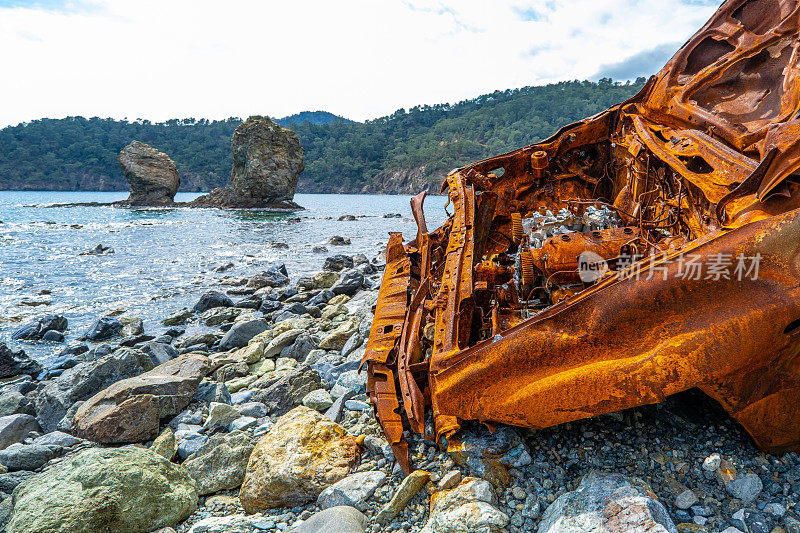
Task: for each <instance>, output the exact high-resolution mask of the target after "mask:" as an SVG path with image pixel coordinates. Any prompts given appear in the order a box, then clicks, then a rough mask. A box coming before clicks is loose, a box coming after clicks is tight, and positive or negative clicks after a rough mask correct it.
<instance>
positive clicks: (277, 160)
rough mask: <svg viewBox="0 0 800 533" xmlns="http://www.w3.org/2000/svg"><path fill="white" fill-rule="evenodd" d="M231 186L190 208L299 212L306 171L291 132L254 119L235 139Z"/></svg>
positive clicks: (300, 149)
mask: <svg viewBox="0 0 800 533" xmlns="http://www.w3.org/2000/svg"><path fill="white" fill-rule="evenodd" d="M231 155H232V157H233V169H232V170H231V183H230V185H228V186H227V187H224V188H219V189H214V190H213V191H211V192H210V193H209V194H207V195H204V196H201V197H200V198H197V199H196V200H194V201H193V202H191V204H190V205H195V206H202V207H228V208H276V209H296V208H298V207H299V206H298V205H297V204H295V203H294V202H292V199H293V198H294V191H295V188H296V187H297V180H298V178H299V176H300V173H301V172H302V171H303V169H304V168H305V164H304V162H303V155H304V150H303V147H302V146H300V140H299V139H298V137H297V134H295V133H294V132H293V131H291V130H287V129H283V128H281V127H280V126H278V125H277V124H275V123H274V122H273V121H272V120H270V119H269V117H262V116H252V117H250V118H248V119H247V120H246V121H244V122H243V123H242V124H240V125H239V126H238V127H237V128H236V131H235V132H234V134H233V138H232V139H231Z"/></svg>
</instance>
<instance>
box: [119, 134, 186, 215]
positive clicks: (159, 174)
mask: <svg viewBox="0 0 800 533" xmlns="http://www.w3.org/2000/svg"><path fill="white" fill-rule="evenodd" d="M119 164H120V166H121V167H122V172H123V173H124V174H125V179H126V180H127V181H128V185H129V186H130V189H131V192H130V196H128V199H127V200H125V202H124V203H125V204H127V205H132V206H136V205H142V206H148V205H150V206H161V205H171V204H172V202H173V200H174V198H175V193H176V192H178V187H179V186H180V182H181V178H180V174H179V173H178V168H177V167H176V166H175V163H173V162H172V159H170V158H169V156H168V155H167V154H165V153H163V152H159V151H158V150H156V149H155V148H153V147H152V146H149V145H147V144H144V143H142V142H139V141H133V142H132V143H130V144H129V145H128V146H126V147H125V148H123V149H122V151H121V152H120V154H119Z"/></svg>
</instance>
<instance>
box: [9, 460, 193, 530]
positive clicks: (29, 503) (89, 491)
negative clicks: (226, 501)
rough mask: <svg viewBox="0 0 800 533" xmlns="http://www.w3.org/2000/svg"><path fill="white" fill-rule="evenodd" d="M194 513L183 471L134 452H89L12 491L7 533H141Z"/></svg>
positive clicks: (189, 481)
mask: <svg viewBox="0 0 800 533" xmlns="http://www.w3.org/2000/svg"><path fill="white" fill-rule="evenodd" d="M196 507H197V488H196V486H195V482H194V480H193V479H192V478H191V477H190V476H189V474H187V473H186V470H184V469H183V468H182V467H180V466H178V465H175V464H172V463H170V462H169V461H167V460H166V459H165V458H163V457H161V456H160V455H158V454H157V453H155V452H153V451H150V450H147V449H144V448H139V447H134V446H125V447H122V448H113V449H111V448H107V449H100V448H89V449H86V450H83V451H82V452H79V453H77V454H75V455H72V456H70V457H67V458H66V459H64V460H63V461H61V462H59V463H57V464H55V465H53V466H51V467H49V468H47V469H45V470H44V471H43V472H42V473H40V474H37V475H35V476H33V477H31V478H29V479H27V480H26V481H24V482H23V483H22V484H20V485H19V487H17V489H16V490H15V492H14V503H13V509H12V515H11V521H10V523H9V525H8V531H9V532H10V533H23V532H25V533H39V532H41V533H45V532H47V533H53V532H64V533H67V532H69V533H89V532H95V531H106V532H109V533H114V532H127V533H139V532H141V533H145V532H148V531H153V530H155V529H159V528H162V527H170V526H173V525H175V524H177V523H178V522H180V521H182V520H185V519H186V517H188V516H189V515H190V514H191V513H193V512H194V510H195V508H196Z"/></svg>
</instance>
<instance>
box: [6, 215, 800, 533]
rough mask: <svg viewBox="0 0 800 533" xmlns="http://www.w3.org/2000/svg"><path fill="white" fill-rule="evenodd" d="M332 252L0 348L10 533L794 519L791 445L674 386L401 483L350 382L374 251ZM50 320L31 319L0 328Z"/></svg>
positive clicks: (472, 442)
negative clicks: (306, 267) (77, 330)
mask: <svg viewBox="0 0 800 533" xmlns="http://www.w3.org/2000/svg"><path fill="white" fill-rule="evenodd" d="M343 222H344V221H343ZM345 240H346V239H345V238H341V239H331V244H330V245H329V246H330V248H335V247H336V245H335V244H333V243H334V242H343V241H345ZM346 248H347V247H346V246H341V247H336V249H335V250H334V252H340V251H342V250H344V251H343V253H333V252H331V253H329V254H328V255H327V257H326V258H325V259H324V260H322V259H321V260H320V264H319V267H318V271H317V272H315V273H313V274H309V275H304V276H301V277H297V276H295V275H294V274H293V270H294V269H293V266H292V264H291V263H289V262H286V263H285V264H282V265H274V266H272V267H270V268H267V269H265V270H264V271H262V272H260V273H257V274H255V275H252V276H248V277H241V278H238V277H236V276H233V275H231V276H228V277H226V278H225V279H224V280H222V281H221V282H220V283H219V284H218V286H216V287H214V288H210V289H209V290H207V291H206V292H204V293H203V294H202V295H200V296H199V297H197V298H196V301H194V303H193V305H191V306H187V307H186V308H183V309H170V308H164V309H163V313H162V314H161V315H160V316H159V317H158V320H159V324H158V326H155V327H151V328H147V329H145V328H144V327H143V321H142V320H141V318H140V317H132V316H127V315H126V314H125V313H123V314H120V315H118V316H97V317H95V321H94V322H93V323H92V325H91V326H90V327H89V328H87V330H86V331H85V332H84V333H83V337H84V340H82V341H79V342H70V343H68V344H67V345H66V346H64V348H63V349H62V350H61V351H60V353H59V354H58V356H57V357H55V358H54V359H52V361H50V363H49V364H47V365H44V366H43V365H41V364H39V363H38V362H37V361H35V360H33V359H31V358H29V357H28V356H27V355H26V354H25V353H24V351H22V350H19V349H10V348H8V347H7V346H6V345H5V344H3V345H0V372H1V373H2V374H1V375H2V386H1V387H0V415H2V416H1V417H0V448H1V449H0V470H2V474H0V492H2V497H3V500H2V503H0V516H1V517H2V523H3V525H4V527H5V528H6V531H9V532H12V533H17V532H40V531H41V532H45V531H48V532H49V531H65V532H66V531H70V532H73V531H87V532H88V531H127V532H150V531H160V532H161V533H167V532H171V531H175V532H181V533H183V532H192V533H211V532H220V533H222V532H243V533H244V532H248V533H249V532H256V531H298V532H328V531H331V532H334V531H335V532H354V533H358V532H363V531H370V532H379V531H408V532H417V531H425V532H427V533H433V532H470V531H485V532H494V531H509V532H516V531H539V532H541V533H545V532H550V533H555V532H578V531H609V532H611V531H614V532H616V531H635V532H659V531H668V532H674V531H679V532H689V531H692V532H694V531H698V532H700V531H709V532H721V531H725V532H726V533H735V532H736V531H742V532H753V533H756V532H758V533H761V532H763V533H780V532H784V531H785V532H788V533H795V532H797V531H800V522H798V520H797V515H796V514H795V505H796V502H797V499H798V495H800V457H798V456H797V454H795V453H788V454H785V455H783V456H769V455H764V454H762V453H760V452H759V451H758V450H757V449H756V448H755V447H754V446H753V445H752V443H751V442H750V440H749V437H748V436H747V435H746V433H745V432H744V431H743V430H742V429H741V428H740V427H739V426H738V425H737V424H736V423H735V422H733V421H732V420H731V419H730V418H729V417H728V416H727V415H726V414H725V413H724V412H723V411H722V410H721V409H720V408H719V407H718V406H716V405H714V404H713V403H712V402H710V401H709V400H707V399H706V398H704V397H702V396H701V395H696V394H693V393H691V392H690V393H686V394H683V395H679V396H677V397H673V398H670V399H669V400H668V401H667V402H665V403H663V404H659V405H655V406H649V407H643V408H637V409H632V410H629V411H624V412H620V413H613V414H610V415H604V416H600V417H596V418H592V419H588V420H585V421H582V422H579V423H570V424H565V425H563V426H559V427H555V428H549V429H546V430H538V431H537V430H522V429H517V428H512V427H508V426H500V427H498V428H497V429H496V430H495V431H494V433H493V434H492V433H490V432H489V431H488V430H487V429H486V427H484V426H481V425H477V424H475V425H465V427H464V428H463V429H462V431H461V432H460V433H458V434H457V435H456V436H455V437H453V438H452V439H450V441H449V442H440V443H438V444H437V443H434V442H431V441H428V440H425V439H423V438H419V437H411V436H410V451H411V453H410V455H411V459H412V464H413V467H414V468H415V469H416V470H415V471H414V472H413V473H412V474H411V475H409V476H407V477H406V476H404V475H403V473H402V472H401V470H400V468H399V466H398V464H397V463H396V462H395V460H394V457H393V455H392V453H391V449H390V448H389V446H388V444H387V442H386V440H385V438H384V437H383V435H382V433H381V431H380V428H379V427H378V425H377V423H376V420H375V416H374V413H373V406H372V405H371V404H370V402H369V400H368V398H367V396H366V395H365V385H366V375H365V373H360V372H359V366H360V363H361V358H362V355H363V353H364V350H365V342H366V339H367V337H368V335H369V331H370V326H371V322H372V306H373V305H374V303H375V301H376V299H377V289H378V287H379V284H380V280H381V275H382V268H383V265H382V257H381V256H380V255H375V256H373V257H368V256H367V255H365V254H361V253H356V254H352V253H347V249H346ZM234 270H235V269H234ZM148 323H152V320H150V321H148ZM195 325H202V326H203V327H204V329H203V331H205V332H204V333H191V332H190V331H192V326H195ZM67 328H69V324H68V320H67V319H66V318H65V317H63V316H59V315H53V314H50V315H48V314H45V315H41V316H40V317H38V318H37V319H35V320H31V321H30V322H29V323H27V324H23V325H21V326H19V327H17V329H16V330H15V333H14V335H13V336H14V337H15V343H17V344H18V345H19V346H22V347H24V346H25V345H26V344H30V345H32V346H33V345H34V344H32V343H38V342H43V341H42V340H41V339H49V340H51V341H53V340H56V339H57V338H58V337H59V336H60V335H62V334H63V333H62V332H63V331H64V330H67Z"/></svg>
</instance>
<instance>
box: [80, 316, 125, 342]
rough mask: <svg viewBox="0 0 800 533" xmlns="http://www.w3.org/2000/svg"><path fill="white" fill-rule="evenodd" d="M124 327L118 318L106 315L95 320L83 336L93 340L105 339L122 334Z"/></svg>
mask: <svg viewBox="0 0 800 533" xmlns="http://www.w3.org/2000/svg"><path fill="white" fill-rule="evenodd" d="M124 327H125V326H123V324H122V322H120V321H119V320H117V319H116V318H113V317H110V316H104V317H102V318H98V319H97V320H95V321H94V323H93V324H92V325H91V326H89V329H88V330H86V333H84V334H83V337H81V338H82V339H83V340H87V341H92V342H99V341H104V340H107V339H110V338H112V337H116V336H118V335H120V334H121V333H122V329H123V328H124Z"/></svg>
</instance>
